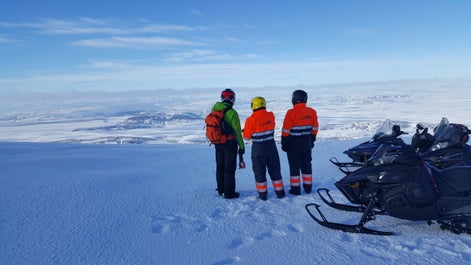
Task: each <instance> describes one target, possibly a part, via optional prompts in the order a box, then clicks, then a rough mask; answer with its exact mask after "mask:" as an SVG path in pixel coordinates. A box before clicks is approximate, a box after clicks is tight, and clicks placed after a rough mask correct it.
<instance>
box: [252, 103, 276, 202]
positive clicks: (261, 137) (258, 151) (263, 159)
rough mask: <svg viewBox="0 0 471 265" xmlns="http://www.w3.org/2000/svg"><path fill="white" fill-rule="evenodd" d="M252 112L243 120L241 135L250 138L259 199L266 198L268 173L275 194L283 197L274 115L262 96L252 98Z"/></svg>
mask: <svg viewBox="0 0 471 265" xmlns="http://www.w3.org/2000/svg"><path fill="white" fill-rule="evenodd" d="M251 106H252V110H253V113H252V115H251V116H250V117H248V118H247V120H246V121H245V126H244V130H243V136H244V138H245V139H247V140H252V156H251V157H252V169H253V172H254V176H255V185H256V187H257V191H258V194H259V197H260V199H262V200H266V199H267V177H266V171H267V170H268V174H269V175H270V179H271V181H272V184H273V187H274V189H275V193H276V196H277V197H278V198H283V197H284V196H285V190H284V187H283V179H282V177H281V170H280V157H279V155H278V150H277V148H276V144H275V137H274V132H275V115H274V114H273V112H271V111H267V110H266V101H265V99H264V98H263V97H254V98H253V99H252V104H251Z"/></svg>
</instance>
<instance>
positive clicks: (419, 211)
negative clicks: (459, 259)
mask: <svg viewBox="0 0 471 265" xmlns="http://www.w3.org/2000/svg"><path fill="white" fill-rule="evenodd" d="M457 131H458V132H461V133H456V132H457ZM469 133H470V131H469V130H468V129H467V128H466V126H462V125H457V124H449V123H443V126H438V127H437V128H436V131H435V135H437V136H438V138H437V139H436V142H435V144H434V146H432V147H431V148H430V151H429V152H432V153H433V152H437V151H440V150H441V149H443V150H445V149H447V148H456V150H458V151H456V153H455V154H454V155H451V156H450V155H449V154H450V153H449V152H448V153H447V152H444V153H443V154H445V155H444V156H442V157H439V156H437V155H436V153H435V156H430V157H432V158H433V159H435V160H437V161H438V162H440V163H438V164H441V165H442V167H441V168H440V167H437V166H436V165H437V163H432V162H431V161H428V160H427V159H430V157H428V158H427V157H425V158H424V155H420V154H419V153H418V152H416V150H415V149H414V148H413V147H412V146H410V145H407V144H405V143H404V142H401V141H394V142H386V143H383V144H382V145H381V146H380V147H379V148H378V149H377V150H376V152H375V153H374V154H373V156H372V157H371V158H370V159H369V160H368V161H367V162H366V165H365V166H363V167H361V168H359V169H357V170H356V171H354V172H351V173H348V174H346V176H345V177H343V178H342V179H341V180H339V181H337V182H336V183H335V186H336V187H337V188H338V189H339V190H340V191H341V193H342V194H343V195H344V196H345V197H346V198H347V199H348V200H349V201H350V202H351V203H352V204H349V205H347V204H340V203H337V202H335V201H334V199H333V198H332V196H331V194H330V193H329V192H330V191H329V190H328V189H325V188H321V189H318V190H317V192H318V194H319V196H320V198H321V199H322V201H323V202H324V203H326V204H327V205H328V206H331V207H333V208H336V209H340V210H346V211H354V212H360V213H362V216H361V218H360V220H359V222H358V223H357V224H354V225H350V224H342V223H334V222H330V221H328V220H327V219H326V218H325V216H324V214H323V213H322V211H321V210H320V205H318V204H316V203H310V204H307V205H306V206H305V208H306V210H307V212H308V213H309V215H310V216H311V217H312V218H313V219H314V220H315V221H316V222H318V223H319V224H321V225H323V226H325V227H328V228H332V229H338V230H342V231H346V232H355V233H366V234H377V235H391V234H393V232H390V231H379V230H374V229H369V228H366V227H365V226H364V225H365V224H366V223H367V222H369V221H371V220H374V219H375V216H376V215H379V214H388V215H390V216H392V217H396V218H400V219H406V220H413V221H427V222H428V223H429V224H431V223H433V222H434V221H436V222H437V223H439V224H440V225H441V226H440V227H441V228H442V229H447V230H451V231H453V232H455V233H470V234H471V163H470V160H469V157H470V155H469V153H470V152H469V146H468V145H466V144H465V143H463V141H467V140H468V139H469V137H467V136H468V134H469ZM460 134H461V135H460ZM446 135H447V136H446ZM456 135H458V137H456ZM442 136H443V137H442ZM441 147H446V148H441ZM434 148H435V149H434ZM463 150H465V151H463ZM447 155H448V156H447ZM447 158H448V159H451V160H452V161H446V159H447ZM437 161H435V162H437ZM313 206H314V207H315V208H316V210H317V212H318V216H319V217H320V218H319V217H317V216H316V215H315V214H314V213H313V212H312V211H311V210H310V208H311V207H313Z"/></svg>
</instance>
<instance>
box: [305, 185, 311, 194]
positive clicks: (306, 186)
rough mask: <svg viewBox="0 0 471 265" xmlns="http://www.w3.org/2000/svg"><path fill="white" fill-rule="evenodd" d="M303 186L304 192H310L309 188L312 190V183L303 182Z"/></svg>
mask: <svg viewBox="0 0 471 265" xmlns="http://www.w3.org/2000/svg"><path fill="white" fill-rule="evenodd" d="M303 187H304V191H305V192H306V193H308V194H309V193H311V190H312V184H303Z"/></svg>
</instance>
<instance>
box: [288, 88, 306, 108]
mask: <svg viewBox="0 0 471 265" xmlns="http://www.w3.org/2000/svg"><path fill="white" fill-rule="evenodd" d="M291 102H292V103H293V105H295V104H297V103H306V102H307V93H306V91H304V90H295V91H294V92H293V96H292V98H291Z"/></svg>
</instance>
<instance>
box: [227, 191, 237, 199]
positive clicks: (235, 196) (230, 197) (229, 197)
mask: <svg viewBox="0 0 471 265" xmlns="http://www.w3.org/2000/svg"><path fill="white" fill-rule="evenodd" d="M239 197H240V193H238V192H234V193H233V194H227V193H224V198H225V199H236V198H239Z"/></svg>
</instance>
